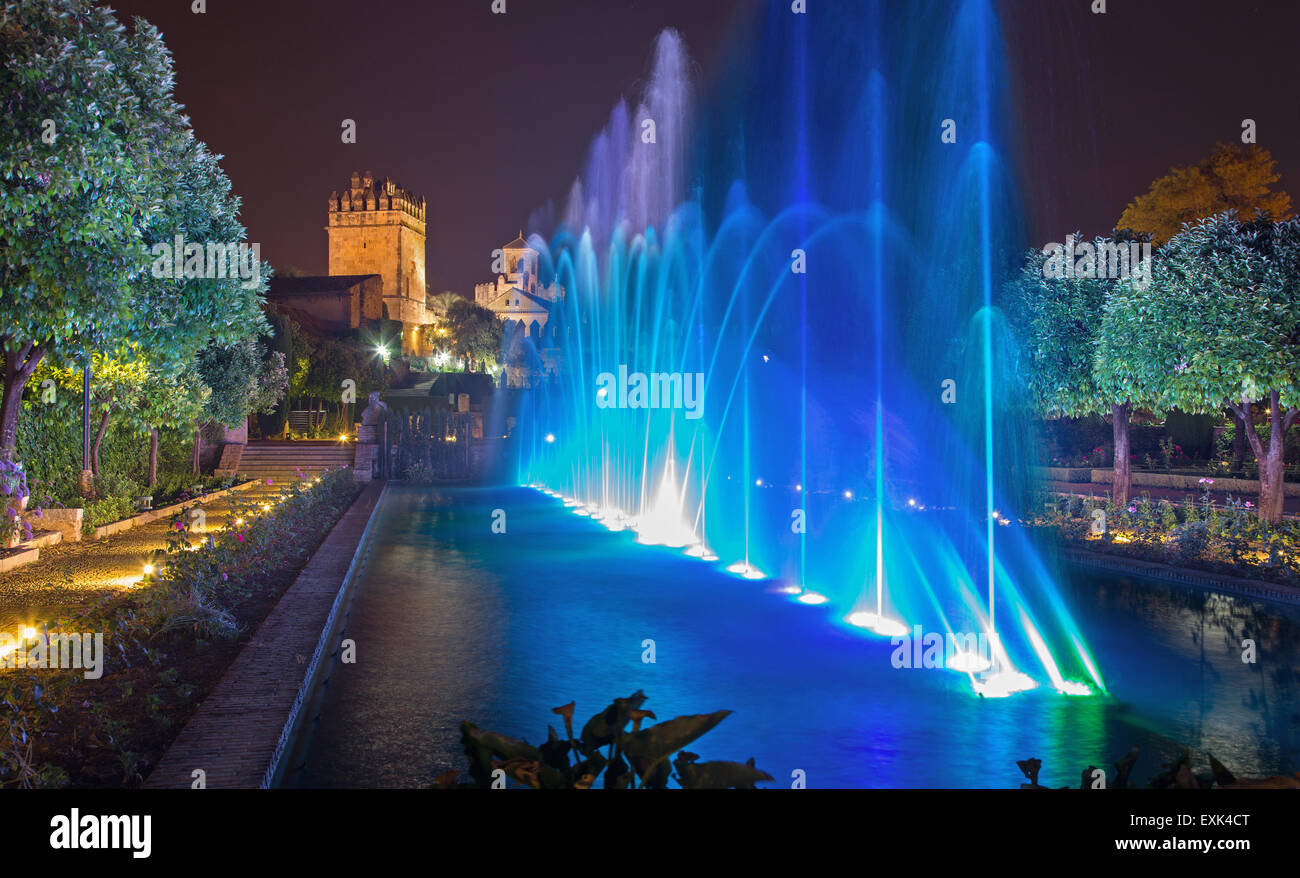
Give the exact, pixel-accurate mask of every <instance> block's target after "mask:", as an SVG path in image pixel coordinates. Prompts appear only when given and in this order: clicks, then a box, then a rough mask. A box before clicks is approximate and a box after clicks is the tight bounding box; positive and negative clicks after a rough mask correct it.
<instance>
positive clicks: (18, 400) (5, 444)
mask: <svg viewBox="0 0 1300 878" xmlns="http://www.w3.org/2000/svg"><path fill="white" fill-rule="evenodd" d="M10 341H11V340H10V339H7V338H5V339H0V343H3V344H4V396H3V399H2V400H0V456H4V457H8V458H10V459H12V458H13V457H14V451H15V449H16V447H17V445H18V415H19V413H20V412H21V411H22V402H23V388H24V387H25V386H26V385H27V379H28V378H30V377H32V373H33V372H35V371H36V367H37V366H39V365H40V362H41V360H42V359H43V358H44V357H45V348H44V347H43V346H42V345H38V344H32V343H31V342H27V343H25V344H22V345H20V346H19V347H18V348H17V349H16V350H15V349H12V348H10V346H9V342H10Z"/></svg>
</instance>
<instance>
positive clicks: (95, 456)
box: [90, 405, 113, 476]
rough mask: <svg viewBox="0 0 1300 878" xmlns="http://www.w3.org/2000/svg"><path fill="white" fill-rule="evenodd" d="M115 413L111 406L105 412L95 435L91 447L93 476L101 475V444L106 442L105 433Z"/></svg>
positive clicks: (91, 470)
mask: <svg viewBox="0 0 1300 878" xmlns="http://www.w3.org/2000/svg"><path fill="white" fill-rule="evenodd" d="M112 413H113V407H112V406H111V405H110V406H109V407H108V408H107V409H105V410H104V415H103V417H101V418H100V419H99V430H98V431H97V432H96V433H95V441H94V442H92V443H91V445H90V472H91V473H92V474H93V475H96V476H97V475H99V443H101V442H103V441H104V433H105V432H107V430H108V416H109V415H111V414H112Z"/></svg>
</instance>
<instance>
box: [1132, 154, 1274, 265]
mask: <svg viewBox="0 0 1300 878" xmlns="http://www.w3.org/2000/svg"><path fill="white" fill-rule="evenodd" d="M1280 179H1281V174H1279V173H1278V171H1277V162H1276V161H1275V160H1274V159H1273V156H1272V155H1271V154H1270V153H1269V151H1268V150H1267V149H1264V148H1263V147H1259V146H1254V145H1249V146H1246V145H1242V146H1232V145H1229V144H1219V145H1218V146H1216V147H1215V149H1214V152H1212V153H1211V154H1210V155H1209V156H1208V157H1207V158H1206V159H1204V160H1203V161H1201V162H1199V163H1197V164H1195V165H1187V166H1184V167H1178V168H1173V169H1172V170H1170V172H1169V173H1168V174H1166V175H1165V176H1163V177H1160V178H1159V179H1157V180H1155V181H1154V182H1152V184H1151V188H1150V189H1148V190H1147V192H1146V193H1145V194H1143V195H1139V196H1138V197H1137V198H1135V199H1134V200H1133V201H1132V202H1131V203H1130V204H1129V205H1128V207H1127V208H1125V209H1124V213H1123V214H1121V216H1120V218H1119V222H1118V223H1117V224H1116V228H1118V229H1132V230H1133V231H1136V232H1145V233H1147V234H1149V235H1151V236H1152V240H1153V241H1154V242H1155V243H1156V244H1163V243H1164V242H1165V241H1168V240H1169V239H1170V238H1172V237H1173V236H1174V235H1176V234H1178V231H1179V230H1180V229H1181V228H1182V227H1183V225H1184V224H1186V223H1191V222H1195V221H1196V220H1199V219H1203V218H1205V217H1207V216H1213V215H1215V214H1218V213H1223V212H1224V211H1228V210H1235V211H1237V212H1238V213H1240V214H1241V215H1242V216H1243V217H1246V218H1250V217H1252V216H1254V214H1255V211H1256V210H1258V211H1260V212H1261V213H1262V214H1263V215H1264V216H1265V217H1266V218H1269V219H1275V220H1280V219H1286V218H1287V217H1288V216H1289V215H1290V211H1291V196H1289V195H1288V194H1287V193H1286V192H1285V191H1283V190H1281V189H1274V188H1273V186H1274V184H1275V183H1277V182H1278V181H1279V180H1280Z"/></svg>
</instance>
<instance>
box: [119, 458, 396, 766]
mask: <svg viewBox="0 0 1300 878" xmlns="http://www.w3.org/2000/svg"><path fill="white" fill-rule="evenodd" d="M387 488H388V485H387V482H372V483H370V484H369V485H367V486H366V488H365V489H364V490H363V491H362V492H361V493H360V494H359V495H358V496H357V498H356V499H355V500H354V501H353V502H352V505H351V506H349V507H348V509H347V511H346V512H344V513H343V515H342V517H340V518H339V520H338V522H336V523H335V525H334V527H333V528H331V530H330V532H329V534H328V535H326V537H325V539H324V540H323V541H322V542H321V544H320V546H319V547H318V548H317V549H316V551H315V552H314V553H313V554H312V556H311V558H310V559H308V561H307V563H306V564H305V565H304V566H303V568H302V570H300V571H299V573H298V576H297V577H296V578H295V579H294V581H293V584H292V585H291V586H290V587H289V588H288V589H287V590H286V591H285V593H284V594H283V595H281V596H280V600H279V601H277V602H276V605H275V607H273V608H272V610H271V612H270V613H268V614H267V616H266V618H265V619H264V620H263V621H262V623H261V625H259V626H258V629H257V631H256V632H255V633H254V635H253V637H252V639H250V640H249V642H248V643H247V644H245V645H244V648H243V649H242V650H240V652H239V655H238V656H237V657H236V658H235V660H234V662H232V663H231V665H230V667H228V668H227V669H226V672H225V673H224V674H223V675H222V677H221V680H220V681H219V682H218V683H217V685H216V686H215V687H213V689H212V692H211V693H210V694H209V695H208V697H207V698H206V699H204V701H203V703H202V704H201V705H200V706H199V708H198V710H197V711H196V712H195V713H194V716H193V717H191V719H190V721H189V722H188V723H186V725H185V728H184V729H182V730H181V733H180V734H179V735H177V737H176V739H175V740H174V741H173V742H172V744H171V746H170V747H168V748H167V750H166V752H164V753H163V756H162V758H161V759H159V761H158V764H157V765H156V766H155V767H154V769H153V771H151V772H150V773H149V777H148V778H147V779H146V780H145V783H144V786H145V788H147V789H181V788H191V787H192V786H193V785H194V782H195V777H194V771H195V770H196V769H201V770H202V771H203V772H204V786H205V787H207V788H234V789H252V788H263V789H264V788H266V787H267V786H268V785H269V784H270V783H271V782H272V780H273V779H274V778H275V776H276V774H277V773H278V772H279V770H280V768H281V765H282V761H283V758H284V756H285V754H286V753H287V752H288V751H289V749H290V744H291V742H292V741H293V739H294V738H295V736H296V733H297V730H298V727H299V726H300V724H301V719H302V706H303V704H304V702H305V700H306V699H307V697H308V695H309V694H310V692H311V691H312V689H313V687H314V685H315V678H316V676H317V675H318V673H319V670H320V668H321V666H322V664H323V658H324V657H325V656H327V655H329V654H331V653H332V652H333V649H332V648H331V647H330V646H329V642H330V634H331V632H332V631H334V630H335V629H336V628H337V624H338V621H339V618H338V617H339V608H340V607H342V606H343V605H344V603H345V601H346V597H347V594H348V592H349V591H350V590H351V588H352V586H353V584H354V583H355V581H356V578H357V575H356V574H357V572H358V571H359V569H360V567H361V565H362V561H363V558H364V554H365V548H366V545H367V542H368V537H369V535H370V531H371V528H372V525H373V523H374V521H375V519H376V517H377V513H378V511H379V509H380V507H381V505H382V501H383V498H384V495H385V493H386V492H387ZM363 515H364V517H365V518H364V523H363V522H362V521H361V518H362V516H363ZM345 560H346V562H347V563H346V565H345V564H344V563H343V562H344V561H345ZM327 599H328V600H329V601H330V602H329V603H328V605H327V604H326V600H327ZM327 606H328V611H326V607H327ZM304 611H305V612H304ZM322 614H323V618H322ZM286 635H287V636H286ZM290 639H291V640H292V642H290ZM313 641H314V645H315V648H314V650H313V652H312V654H311V657H310V660H308V659H307V657H306V656H305V655H303V652H301V651H298V650H305V649H306V648H309V647H308V644H309V643H311V642H313ZM300 669H301V670H300ZM290 692H292V693H293V699H292V701H291V702H290V701H289V693H290Z"/></svg>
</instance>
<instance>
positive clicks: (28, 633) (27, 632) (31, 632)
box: [23, 626, 36, 640]
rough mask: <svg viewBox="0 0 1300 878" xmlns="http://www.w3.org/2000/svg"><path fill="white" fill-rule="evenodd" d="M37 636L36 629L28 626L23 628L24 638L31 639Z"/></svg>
mask: <svg viewBox="0 0 1300 878" xmlns="http://www.w3.org/2000/svg"><path fill="white" fill-rule="evenodd" d="M35 636H36V629H35V628H32V627H31V626H28V627H26V628H24V629H23V640H31V639H32V638H33V637H35Z"/></svg>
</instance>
